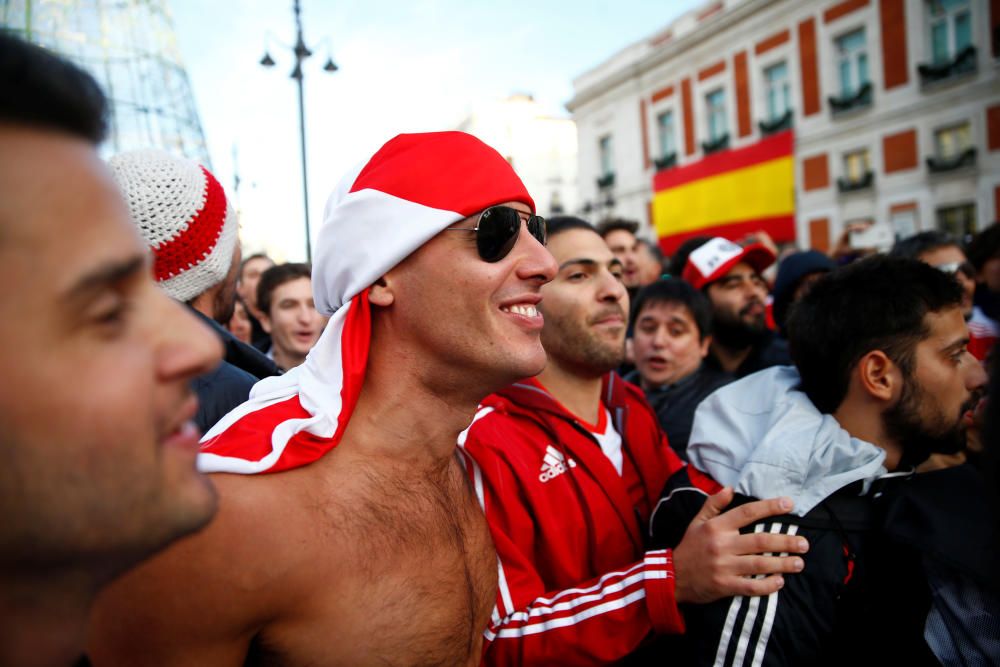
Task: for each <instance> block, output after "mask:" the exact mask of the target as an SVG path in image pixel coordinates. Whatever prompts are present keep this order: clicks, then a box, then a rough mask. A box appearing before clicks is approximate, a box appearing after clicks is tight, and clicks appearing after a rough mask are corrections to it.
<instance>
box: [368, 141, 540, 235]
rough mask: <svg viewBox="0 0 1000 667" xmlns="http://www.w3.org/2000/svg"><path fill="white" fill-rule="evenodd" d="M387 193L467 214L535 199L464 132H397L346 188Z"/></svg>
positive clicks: (503, 164)
mask: <svg viewBox="0 0 1000 667" xmlns="http://www.w3.org/2000/svg"><path fill="white" fill-rule="evenodd" d="M366 188H368V189H372V190H378V191H379V192H384V193H385V194H387V195H392V196H393V197H399V198H400V199H405V200H407V201H411V202H414V203H416V204H421V205H423V206H428V207H430V208H436V209H441V210H445V211H455V212H456V213H460V214H461V215H463V216H470V215H472V214H474V213H478V212H479V211H482V210H483V209H484V208H488V207H490V206H494V205H496V204H502V203H504V202H510V201H516V202H521V203H523V204H525V205H527V206H528V207H529V208H531V210H532V211H534V210H535V202H534V200H532V198H531V195H529V194H528V190H527V188H525V187H524V183H522V182H521V179H520V178H518V177H517V174H516V173H514V169H513V168H512V167H511V166H510V164H509V163H508V162H507V160H505V159H504V158H503V156H502V155H500V153H498V152H497V151H496V150H495V149H493V148H490V147H489V146H488V145H486V144H485V143H483V142H482V141H480V140H479V139H477V138H475V137H473V136H472V135H470V134H466V133H465V132H431V133H426V134H400V135H399V136H397V137H396V138H394V139H392V140H390V141H389V142H388V143H386V144H385V145H384V146H383V147H382V148H381V149H380V150H379V152H378V153H376V154H375V155H373V156H372V159H371V160H369V161H368V163H367V164H366V165H365V167H364V169H362V170H361V173H359V174H358V178H357V179H356V180H355V181H354V184H353V185H352V186H351V192H357V191H359V190H364V189H366Z"/></svg>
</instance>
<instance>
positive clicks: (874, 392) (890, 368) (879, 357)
mask: <svg viewBox="0 0 1000 667" xmlns="http://www.w3.org/2000/svg"><path fill="white" fill-rule="evenodd" d="M856 373H857V378H858V382H859V383H860V385H861V388H862V389H863V390H864V391H865V392H866V393H867V394H868V395H869V396H871V397H872V398H875V399H877V400H880V401H886V402H889V401H893V400H894V399H895V398H896V396H897V395H898V394H899V391H900V390H901V389H902V387H903V374H902V371H901V370H900V369H899V366H897V365H896V364H895V363H894V362H893V361H892V359H890V358H889V357H888V356H886V354H885V352H883V351H882V350H872V351H871V352H869V353H868V354H866V355H864V356H863V357H861V359H860V360H859V361H858V365H857V367H856Z"/></svg>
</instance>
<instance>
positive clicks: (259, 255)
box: [240, 252, 274, 277]
mask: <svg viewBox="0 0 1000 667" xmlns="http://www.w3.org/2000/svg"><path fill="white" fill-rule="evenodd" d="M255 259H266V260H267V261H269V262H271V263H272V264H273V263H274V260H273V259H271V258H270V257H269V256H268V255H267V253H266V252H255V253H254V254H252V255H250V256H248V257H244V258H243V261H242V262H240V277H242V276H243V269H245V268H246V267H247V264H249V263H250V262H252V261H253V260H255Z"/></svg>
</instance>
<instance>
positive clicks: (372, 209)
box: [198, 132, 535, 475]
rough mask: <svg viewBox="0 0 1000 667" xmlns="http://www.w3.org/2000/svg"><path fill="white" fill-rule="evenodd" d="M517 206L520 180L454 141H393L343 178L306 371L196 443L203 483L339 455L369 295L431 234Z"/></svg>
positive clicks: (320, 255)
mask: <svg viewBox="0 0 1000 667" xmlns="http://www.w3.org/2000/svg"><path fill="white" fill-rule="evenodd" d="M511 201H516V202H521V203H523V204H526V205H527V206H528V207H530V208H531V210H532V211H534V209H535V203H534V201H532V199H531V197H530V196H529V195H528V192H527V190H526V189H525V187H524V184H523V183H521V179H519V178H518V177H517V175H516V174H515V173H514V170H513V169H512V168H511V166H510V164H508V162H507V161H506V160H505V159H504V158H503V156H501V155H500V154H499V153H497V152H496V151H495V150H494V149H492V148H490V147H489V146H487V145H486V144H484V143H483V142H482V141H480V140H479V139H476V138H475V137H473V136H472V135H469V134H465V133H464V132H432V133H424V134H401V135H399V136H397V137H396V138H394V139H392V140H390V141H389V142H388V143H386V144H385V145H384V146H383V147H382V148H381V149H380V150H379V151H378V152H377V153H375V155H374V156H372V158H371V159H370V160H368V161H367V162H366V163H364V164H363V165H361V166H360V167H358V168H356V169H354V170H353V171H352V172H350V173H349V174H347V175H346V176H345V177H344V178H343V179H342V180H341V182H340V184H339V185H338V186H337V188H336V189H335V190H334V192H333V194H332V195H331V196H330V199H329V201H328V202H327V205H326V210H325V211H324V216H323V218H324V219H323V227H322V229H321V230H320V233H319V237H318V240H317V244H316V257H315V263H314V265H313V281H312V282H313V294H314V297H315V300H316V308H317V309H319V311H320V312H322V313H323V314H325V315H332V317H331V318H330V322H329V324H328V325H327V327H326V329H325V330H324V331H323V335H322V336H320V339H319V341H318V342H317V343H316V346H315V347H314V348H313V349H312V351H310V352H309V355H308V356H307V357H306V360H305V363H303V364H302V365H301V366H298V367H296V368H293V369H292V370H290V371H289V372H287V373H285V374H284V375H281V376H278V377H271V378H266V379H264V380H261V381H260V382H258V383H257V384H256V385H254V387H253V389H252V390H251V392H250V399H249V400H248V401H247V402H246V403H244V404H243V405H241V406H239V407H237V408H236V409H234V410H233V411H232V412H230V413H229V414H228V415H226V416H225V417H223V419H222V420H221V421H220V422H219V423H218V424H216V425H215V426H213V427H212V428H211V429H209V431H208V433H206V434H205V436H204V438H202V445H201V453H200V454H199V456H198V469H199V470H201V471H202V472H230V473H240V474H246V475H250V474H255V473H265V472H279V471H281V470H288V469H291V468H297V467H299V466H303V465H307V464H309V463H312V462H313V461H315V460H317V459H319V458H320V457H321V456H323V455H324V454H325V453H326V452H328V451H330V450H331V449H333V448H334V447H336V446H337V443H338V442H339V441H340V438H341V436H342V435H343V433H344V430H345V429H346V427H347V422H348V421H349V420H350V417H351V412H352V411H353V410H354V406H355V404H356V403H357V399H358V395H359V393H360V392H361V386H362V384H363V382H364V376H365V365H366V364H367V360H368V345H369V339H370V333H371V321H370V314H369V307H368V287H369V286H370V285H371V284H372V283H374V282H375V281H376V280H378V279H379V278H380V277H381V276H383V275H384V274H385V273H387V272H388V271H389V270H390V269H391V268H392V267H394V266H396V264H398V263H399V262H401V261H402V260H403V259H405V258H406V257H407V256H408V255H409V254H410V253H412V252H413V251H414V250H416V249H417V248H419V247H420V246H422V245H423V244H424V243H426V242H427V241H429V240H430V239H431V238H433V237H434V236H435V235H437V234H438V233H439V232H440V231H441V230H443V229H445V228H446V227H449V226H451V225H453V224H454V223H456V222H458V221H459V220H463V219H465V218H468V217H470V216H472V215H474V214H476V213H478V212H479V211H482V210H483V209H485V208H489V207H490V206H494V205H496V204H501V203H504V202H511Z"/></svg>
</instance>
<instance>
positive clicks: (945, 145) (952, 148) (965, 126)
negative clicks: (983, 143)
mask: <svg viewBox="0 0 1000 667" xmlns="http://www.w3.org/2000/svg"><path fill="white" fill-rule="evenodd" d="M971 147H972V128H971V127H970V126H969V123H968V122H965V123H961V124H959V125H952V126H951V127H943V128H941V129H940V130H937V131H936V132H934V148H935V149H936V151H937V156H938V157H939V158H943V159H946V160H948V159H951V158H955V157H958V156H959V155H961V154H962V153H964V152H965V151H967V150H968V149H969V148H971Z"/></svg>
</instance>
